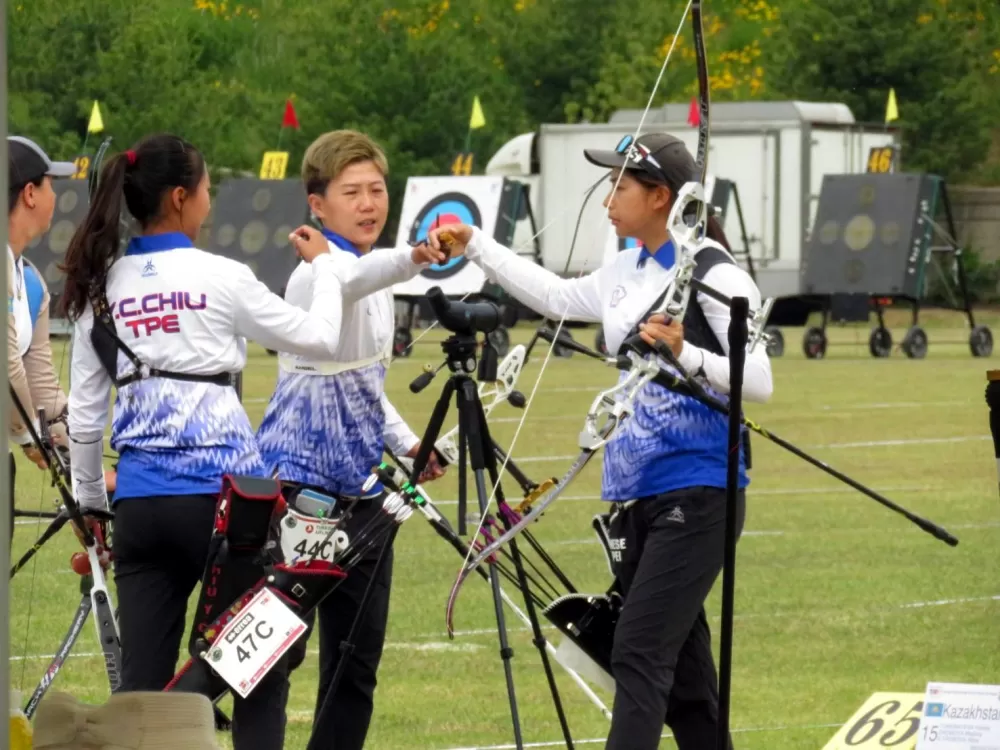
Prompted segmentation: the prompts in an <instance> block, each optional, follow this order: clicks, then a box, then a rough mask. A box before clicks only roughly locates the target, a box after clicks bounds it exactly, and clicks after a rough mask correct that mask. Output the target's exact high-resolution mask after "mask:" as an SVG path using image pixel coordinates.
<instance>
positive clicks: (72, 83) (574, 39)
mask: <svg viewBox="0 0 1000 750" xmlns="http://www.w3.org/2000/svg"><path fill="white" fill-rule="evenodd" d="M685 6H686V2H682V0H630V1H629V2H627V3H624V2H618V3H597V2H593V0H433V1H429V0H364V2H358V1H357V0H324V1H323V2H316V0H243V2H239V3H237V2H231V1H230V0H148V2H143V3H138V2H134V0H103V1H102V2H100V3H95V2H93V1H92V0H30V2H28V1H27V0H20V2H18V3H17V4H11V5H10V6H8V8H9V10H8V26H9V29H8V39H9V47H8V49H9V53H8V54H9V58H8V77H9V88H8V92H9V93H8V97H9V102H8V128H9V130H10V132H13V133H23V134H27V135H30V136H32V137H34V138H36V139H38V140H39V141H40V142H41V143H43V144H44V145H45V147H46V148H47V149H48V150H49V152H50V155H52V156H53V158H56V157H58V158H73V157H74V156H77V155H80V154H82V153H84V151H92V150H93V148H94V147H95V146H96V142H97V140H98V138H99V137H101V136H104V135H111V136H113V138H114V139H115V141H114V146H115V147H116V148H126V147H127V146H128V145H130V144H132V143H133V142H134V141H135V140H137V139H138V138H139V137H141V136H142V135H144V134H147V133H150V132H155V131H171V132H176V133H178V134H180V135H183V136H184V137H186V138H188V139H189V140H191V141H192V142H193V143H195V144H196V145H197V146H198V147H199V148H201V149H202V151H203V152H204V153H205V155H206V158H207V159H208V161H209V163H210V164H211V165H213V167H227V168H230V169H236V170H249V171H252V172H254V173H256V171H257V170H258V169H259V166H260V161H261V157H262V154H263V152H265V151H268V150H275V148H276V147H277V145H278V143H279V138H280V145H281V149H282V150H287V151H289V152H290V155H291V161H290V164H289V176H295V174H296V173H297V171H298V170H297V165H298V163H299V160H300V159H301V157H302V154H303V152H304V150H305V148H306V146H307V145H308V144H309V142H310V141H311V140H312V139H313V138H315V137H316V136H317V135H318V134H320V133H322V132H324V131H327V130H331V129H335V128H342V127H353V128H359V129H362V130H365V131H366V132H369V133H371V134H372V135H373V136H375V137H376V138H377V139H378V140H379V141H380V142H381V143H382V144H383V145H384V146H385V148H386V150H387V152H388V154H389V156H390V162H391V168H392V174H391V184H390V188H391V189H392V190H393V194H394V195H398V194H399V191H400V190H401V188H402V186H403V184H404V183H405V180H406V177H407V176H409V175H414V174H442V173H447V171H448V170H449V168H450V165H451V163H452V161H453V160H454V158H455V155H456V154H457V153H458V152H459V151H461V150H462V148H463V145H464V143H465V142H466V139H467V138H470V137H471V141H470V142H471V146H472V148H473V150H474V151H475V154H476V157H475V158H476V163H475V168H474V171H478V172H481V171H482V167H483V166H484V165H485V163H486V161H487V160H488V158H489V156H490V155H492V153H493V152H494V151H495V150H496V149H497V148H498V147H499V146H501V145H502V144H503V143H504V142H506V141H507V140H508V139H510V138H511V137H513V136H515V135H517V134H519V133H522V132H526V131H529V130H532V129H534V128H536V127H537V126H538V125H539V124H541V123H557V122H580V121H591V122H602V121H606V120H607V118H608V116H609V115H610V114H611V113H612V112H614V111H615V110H616V109H619V108H623V107H629V108H641V107H644V106H645V104H646V101H647V98H648V96H649V92H650V91H651V90H652V87H653V83H654V81H655V80H656V76H657V74H658V72H659V69H660V66H661V64H662V62H663V59H664V55H665V54H666V52H667V49H668V48H669V47H670V44H671V42H672V41H674V40H673V34H674V32H675V31H676V30H677V29H678V21H679V19H680V17H681V13H682V12H683V10H684V8H685ZM704 15H705V19H704V26H705V34H706V46H707V50H708V57H709V59H708V67H709V73H710V76H711V84H712V97H713V101H733V100H748V99H757V100H772V101H773V100H784V99H799V100H808V101H841V102H845V103H847V104H848V105H849V106H850V108H851V110H852V111H853V112H854V115H855V118H856V119H857V120H858V121H862V122H874V123H879V122H882V121H883V117H884V113H885V105H886V97H887V94H888V91H889V89H890V88H893V89H894V90H895V92H896V96H897V100H898V102H899V112H900V119H899V121H898V122H895V123H894V124H895V125H898V126H900V127H902V129H903V143H904V145H903V148H904V161H905V167H906V169H907V170H913V171H918V170H920V171H931V172H934V173H936V174H940V175H942V176H944V177H945V178H946V179H948V180H951V181H962V182H969V183H980V184H988V183H1000V126H998V123H1000V97H997V96H996V95H995V92H996V91H997V89H998V86H1000V4H998V3H996V2H995V0H785V1H784V2H782V3H780V5H779V4H778V3H777V0H706V2H704ZM676 42H677V44H676V49H675V50H674V53H673V57H672V59H671V61H670V64H669V66H668V68H667V71H666V74H665V76H664V78H663V80H662V82H661V84H660V86H659V89H658V93H657V96H656V99H655V100H654V102H653V103H654V106H659V105H662V104H664V103H666V102H671V101H675V102H676V101H685V102H686V101H688V100H689V99H690V98H691V97H692V96H693V95H694V94H695V93H696V91H697V80H696V75H695V74H696V70H695V64H694V49H693V45H692V40H691V31H690V24H689V23H688V24H685V25H684V26H683V27H682V28H681V29H680V32H679V38H678V39H677V40H676ZM475 95H478V96H479V98H480V101H481V102H482V106H483V110H484V113H485V117H486V125H485V127H482V128H479V129H476V130H474V131H472V132H471V134H470V132H469V129H468V124H469V114H470V109H471V105H472V98H473V96H475ZM289 98H291V100H292V102H293V104H294V107H295V110H296V113H297V115H298V120H299V123H300V125H301V127H300V128H299V129H286V130H284V131H282V128H281V119H282V113H283V109H284V103H285V100H286V99H289ZM94 100H97V101H99V102H100V107H101V113H102V117H103V121H104V126H105V131H104V132H103V133H101V134H99V135H98V136H94V135H90V136H89V138H88V137H87V134H86V130H87V123H88V118H89V116H90V112H91V107H92V104H93V101H94ZM396 208H397V210H398V206H396Z"/></svg>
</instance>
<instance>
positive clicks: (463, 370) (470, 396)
mask: <svg viewBox="0 0 1000 750" xmlns="http://www.w3.org/2000/svg"><path fill="white" fill-rule="evenodd" d="M428 296H431V295H430V294H429V295H428ZM439 317H440V318H441V319H442V322H445V318H447V317H448V316H446V315H440V316H439ZM484 338H485V337H484ZM441 346H442V349H444V353H445V361H446V364H447V366H448V369H449V371H451V373H452V375H451V376H450V377H449V378H448V381H447V382H446V383H445V385H444V387H443V389H442V392H441V396H440V398H439V399H438V401H437V403H436V404H435V406H434V411H433V413H432V414H431V419H430V422H429V423H428V425H427V431H426V432H425V434H424V436H423V438H422V440H421V442H420V450H419V452H418V453H417V456H416V458H415V459H414V461H413V468H412V470H411V473H410V482H411V483H413V482H415V481H416V479H417V478H418V477H419V476H420V473H421V472H422V471H423V470H424V467H425V466H426V465H427V461H428V459H429V458H430V453H431V450H432V449H433V447H434V443H435V442H436V441H437V439H438V435H439V434H440V432H441V428H442V426H443V424H444V420H445V417H446V416H447V413H448V408H449V405H450V403H451V398H452V395H454V396H455V398H456V401H457V405H458V488H459V489H458V492H459V495H458V506H459V527H460V531H459V533H460V534H464V528H462V527H463V526H464V523H465V508H466V504H467V487H466V484H467V481H466V480H467V472H468V469H467V463H468V462H471V464H472V472H473V475H474V477H475V484H476V497H477V499H478V502H479V512H480V515H481V517H483V518H485V517H486V515H487V509H488V507H489V500H490V495H489V492H488V491H487V489H486V476H485V475H486V473H487V472H488V473H489V476H490V480H491V481H492V482H493V485H494V486H495V487H496V494H497V497H498V501H499V502H503V500H504V498H503V491H502V489H501V487H500V484H499V479H500V475H499V470H498V468H497V460H496V453H495V450H494V442H493V439H492V437H490V433H489V427H488V426H487V422H486V415H485V412H484V410H483V404H482V401H481V400H480V398H479V391H478V389H477V387H476V382H475V380H474V379H473V377H472V374H473V373H475V372H476V350H477V348H478V345H477V341H476V334H475V331H474V330H469V329H466V330H465V331H463V332H461V333H454V334H453V335H452V336H450V337H449V338H448V339H446V340H445V341H444V342H443V343H442V345H441ZM496 373H497V352H496V350H495V349H494V348H493V346H492V344H491V343H490V342H489V339H488V338H485V340H484V343H483V354H482V359H481V360H480V362H479V369H478V377H479V379H480V380H483V381H492V380H495V379H496V377H497V374H496ZM466 450H468V462H467V458H466ZM500 517H501V521H502V522H503V524H504V526H505V528H507V529H509V528H510V521H509V520H508V519H507V518H506V517H505V515H504V514H500ZM510 551H511V557H512V560H513V563H514V568H515V570H516V574H517V580H518V587H519V588H520V590H521V594H522V596H523V597H524V603H525V609H526V611H527V614H528V619H529V621H530V623H531V629H532V634H533V643H534V645H535V646H536V647H537V648H538V652H539V655H540V656H541V659H542V665H543V667H544V669H545V676H546V679H547V680H548V684H549V690H550V691H551V693H552V700H553V703H554V705H555V708H556V713H557V714H558V716H559V723H560V726H561V727H562V732H563V737H564V738H565V740H566V747H568V748H572V747H573V741H572V737H571V735H570V731H569V725H568V724H567V721H566V715H565V712H564V711H563V706H562V701H561V699H560V697H559V690H558V687H557V686H556V682H555V676H554V675H553V672H552V665H551V663H550V661H549V656H548V652H547V651H546V649H545V638H544V637H543V635H542V629H541V626H540V625H539V622H538V616H537V614H536V612H535V606H534V602H533V600H532V598H531V594H530V590H529V588H528V581H527V576H526V573H525V570H524V565H523V561H522V558H521V554H520V551H519V549H518V547H517V544H516V543H513V542H512V543H511V545H510ZM489 581H490V587H491V589H492V593H493V607H494V611H495V615H496V621H497V634H498V636H499V639H500V656H501V659H502V661H503V666H504V675H505V678H506V682H507V696H508V699H509V701H510V712H511V720H512V723H513V729H514V740H515V743H516V746H517V747H518V748H519V749H520V748H522V747H523V740H522V737H521V725H520V719H519V718H518V708H517V697H516V695H515V690H514V677H513V672H512V669H511V659H512V658H513V656H514V651H513V649H511V648H510V645H509V642H508V640H507V628H506V624H505V621H504V612H503V601H502V594H501V591H500V580H499V576H498V573H497V571H496V570H495V569H494V566H490V567H489Z"/></svg>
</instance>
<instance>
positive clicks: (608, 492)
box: [466, 229, 773, 500]
mask: <svg viewBox="0 0 1000 750" xmlns="http://www.w3.org/2000/svg"><path fill="white" fill-rule="evenodd" d="M711 244H712V245H713V246H715V247H719V246H718V245H715V244H714V243H711ZM719 249H721V247H720V248H719ZM642 252H643V251H642V249H641V248H632V249H629V250H623V251H622V252H620V253H618V255H617V256H616V257H615V258H614V259H613V260H612V261H611V262H610V263H608V264H606V265H604V266H602V267H601V268H599V269H597V270H596V271H594V272H593V273H590V274H588V275H586V276H582V277H579V278H572V279H563V278H561V277H559V276H557V275H556V274H554V273H552V272H551V271H548V270H546V269H544V268H541V267H539V266H538V265H537V264H536V263H534V262H533V261H531V260H529V259H527V258H524V257H522V256H519V255H517V254H516V253H514V252H512V251H511V250H509V249H508V248H506V247H503V246H502V245H500V244H499V243H497V242H496V241H495V240H493V239H492V238H491V237H489V236H488V235H486V234H484V233H483V232H481V231H480V230H478V229H476V230H475V231H474V232H473V237H472V240H471V241H470V243H469V245H468V247H467V249H466V255H467V256H468V257H469V258H470V259H471V260H472V261H473V262H475V263H477V264H478V265H480V266H481V267H482V269H483V271H484V272H485V273H486V276H487V278H489V279H490V280H491V281H493V282H495V283H497V284H499V285H500V286H502V287H503V288H504V289H505V290H506V291H507V292H508V293H509V294H511V295H513V296H514V297H516V298H517V299H518V300H520V301H521V302H522V303H523V304H525V305H527V306H528V307H529V308H531V309H533V310H535V311H536V312H538V313H540V314H542V315H545V316H547V317H549V318H553V319H556V320H559V319H561V318H562V317H563V316H564V315H565V317H566V319H567V320H581V321H589V322H595V323H600V324H601V325H603V326H604V336H605V341H606V342H607V346H608V349H609V351H612V352H615V351H617V350H618V348H619V347H620V346H621V344H622V342H623V341H624V340H625V338H626V337H627V336H628V334H629V332H630V331H631V330H632V329H633V327H634V326H635V325H636V323H637V322H638V321H639V320H640V319H641V318H642V317H643V316H644V315H645V313H646V312H647V311H648V310H649V309H650V307H652V305H653V303H654V302H655V301H656V299H657V298H658V297H659V296H660V295H661V294H662V293H663V291H664V289H665V288H666V287H667V285H668V284H669V283H670V281H671V280H672V279H673V277H674V276H675V275H676V271H677V269H676V265H674V264H673V263H672V262H670V263H667V264H666V265H664V264H662V263H661V262H659V261H660V260H661V259H660V258H657V257H654V258H653V259H649V260H647V261H646V262H644V263H641V264H640V262H639V261H640V257H641V256H642ZM660 252H663V249H661V251H660ZM657 255H659V253H657ZM702 281H703V282H704V283H705V284H706V285H707V286H710V287H712V288H714V289H715V290H717V291H719V292H721V293H722V294H724V295H726V296H728V297H730V298H731V297H738V296H742V297H747V298H748V300H749V302H750V309H751V310H755V309H758V308H759V307H760V304H761V297H760V291H759V290H758V289H757V286H756V284H754V282H753V279H751V278H750V276H749V274H747V273H746V272H745V271H743V270H742V269H741V268H739V267H738V266H737V265H735V263H719V264H717V265H715V266H713V267H711V268H710V269H709V270H708V272H707V273H706V274H705V276H704V277H703V279H702ZM691 304H698V305H700V306H701V308H702V311H703V312H704V313H705V317H706V320H707V321H708V323H709V325H710V326H711V328H712V331H713V332H714V334H715V336H716V338H717V339H718V341H719V344H720V346H721V348H722V350H723V352H725V354H723V355H718V354H715V353H713V352H711V351H708V350H707V349H703V348H701V347H697V346H694V345H692V344H691V343H690V342H687V341H686V342H685V343H684V346H683V348H682V350H681V354H680V356H679V357H678V360H679V361H680V363H681V365H682V366H683V367H684V369H685V370H686V371H688V372H689V373H691V374H694V373H695V372H696V371H697V370H698V369H699V367H701V368H703V370H704V380H705V381H706V382H707V388H708V390H709V392H710V393H713V394H714V395H716V396H720V397H721V400H725V396H726V394H728V393H729V358H728V352H729V340H728V329H729V308H728V307H727V306H726V305H723V304H722V303H720V302H718V301H716V300H715V299H713V298H711V297H709V296H707V295H705V294H702V293H698V294H692V299H691ZM662 364H664V365H666V363H665V362H663V363H662ZM622 377H624V373H623V374H622ZM743 378H744V382H743V397H744V399H745V400H746V401H756V402H764V401H767V400H768V399H769V398H770V396H771V392H772V389H773V383H772V378H771V365H770V361H769V360H768V357H767V353H766V351H765V350H764V347H763V346H759V347H757V348H756V349H755V350H754V352H753V353H752V354H748V355H747V361H746V366H745V368H744V375H743ZM635 406H636V411H635V414H634V415H633V416H632V417H631V418H630V419H629V420H628V421H627V422H626V423H625V424H624V425H623V426H622V427H621V428H620V429H619V431H618V432H617V433H616V436H615V437H614V438H613V439H612V440H611V441H610V442H609V443H608V444H607V446H606V447H605V457H604V482H603V484H604V488H603V496H604V497H605V498H606V499H609V500H628V499H634V498H637V497H644V496H648V495H656V494H660V493H663V492H668V491H670V490H672V489H681V488H686V487H692V486H698V485H708V486H715V487H725V479H726V447H725V446H726V429H727V428H726V418H725V417H724V416H723V415H721V414H719V413H717V412H714V411H712V410H711V409H709V408H708V407H707V406H705V405H703V404H701V403H700V402H698V401H697V400H696V399H693V398H691V397H688V396H682V395H679V394H676V393H673V392H670V391H668V390H667V389H665V388H662V387H661V386H658V385H656V384H652V383H651V384H649V385H647V386H646V387H645V388H644V389H643V390H642V391H641V392H640V394H639V396H638V397H637V399H636V405H635ZM581 418H582V417H581ZM748 481H749V480H748V479H747V478H746V475H745V472H741V485H743V486H745V485H746V484H747V483H748Z"/></svg>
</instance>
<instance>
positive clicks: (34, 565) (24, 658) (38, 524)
mask: <svg viewBox="0 0 1000 750" xmlns="http://www.w3.org/2000/svg"><path fill="white" fill-rule="evenodd" d="M49 304H50V305H51V304H52V296H51V295H49ZM50 309H51V308H50ZM50 319H51V318H50ZM72 341H73V337H72V334H70V339H69V341H67V342H66V344H65V345H64V346H63V348H62V354H60V355H59V369H58V370H57V371H56V380H57V383H58V386H59V389H61V388H62V375H63V367H64V366H65V364H66V350H67V349H68V348H69V347H70V345H71V343H72ZM25 376H27V373H25ZM59 392H60V390H57V391H56V393H55V394H54V395H53V397H52V399H53V401H52V408H51V412H54V411H55V408H56V404H57V403H58V402H59ZM29 393H30V388H29ZM49 413H50V412H46V418H48V414H49ZM28 416H29V417H31V416H32V415H31V414H28ZM41 434H42V433H41V424H39V432H38V435H39V437H41ZM66 435H67V440H68V439H69V427H68V425H67V430H66ZM35 447H36V449H39V450H40V448H39V447H38V446H35ZM56 450H57V449H56V446H55V444H53V446H52V452H53V459H54V458H55V455H54V454H55V451H56ZM44 495H45V482H44V481H43V482H42V484H41V486H40V487H39V489H38V510H39V511H41V509H42V499H43V497H44ZM10 501H11V502H12V503H13V502H14V498H13V497H11V499H10ZM41 528H42V517H41V515H39V516H38V518H36V519H35V538H36V539H37V538H38V537H39V536H40V535H41ZM40 551H41V550H39V552H40ZM39 556H40V555H39V554H38V553H37V552H36V553H35V555H34V556H33V558H32V560H31V579H30V580H31V583H29V584H28V614H27V619H26V621H25V624H24V648H23V650H22V651H21V677H20V679H19V681H18V689H19V690H22V691H23V690H24V674H25V671H26V669H27V666H28V642H29V640H30V639H31V613H32V610H33V605H34V603H35V579H36V575H37V571H38V558H39Z"/></svg>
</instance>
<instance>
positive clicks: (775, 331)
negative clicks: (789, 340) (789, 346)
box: [764, 326, 785, 357]
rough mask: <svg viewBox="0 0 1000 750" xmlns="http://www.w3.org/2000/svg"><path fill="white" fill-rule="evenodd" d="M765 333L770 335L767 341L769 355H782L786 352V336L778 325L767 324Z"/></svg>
mask: <svg viewBox="0 0 1000 750" xmlns="http://www.w3.org/2000/svg"><path fill="white" fill-rule="evenodd" d="M764 333H766V334H767V335H768V336H769V337H770V341H768V343H767V350H766V351H767V356H768V357H780V356H781V355H782V354H784V353H785V336H784V334H782V332H781V329H780V328H778V327H777V326H765V327H764Z"/></svg>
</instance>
